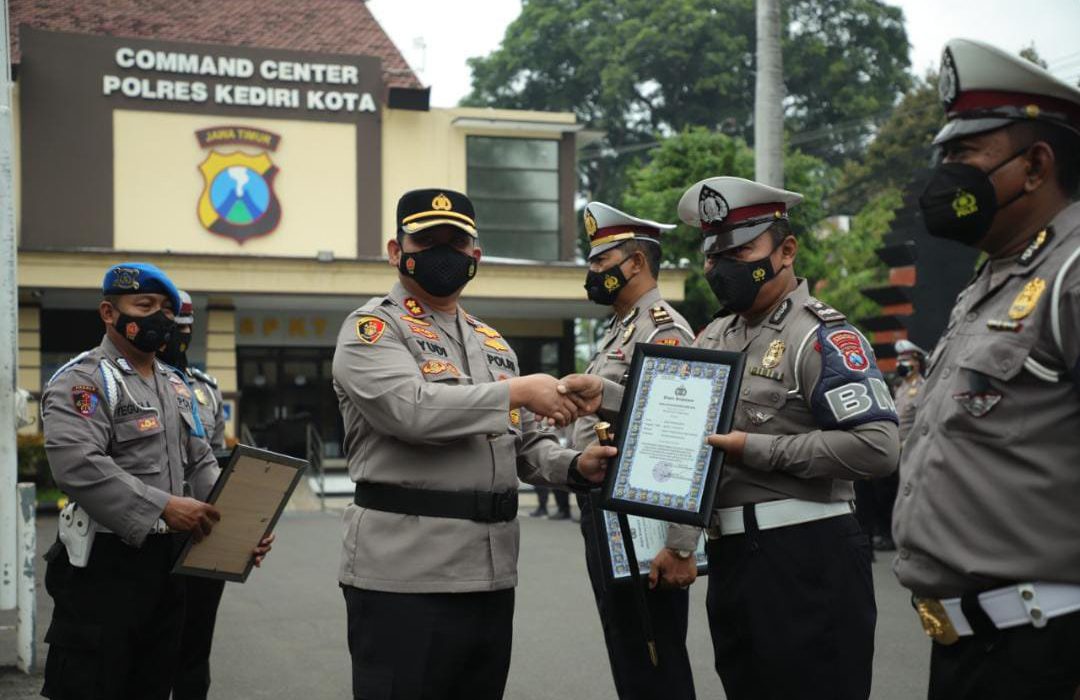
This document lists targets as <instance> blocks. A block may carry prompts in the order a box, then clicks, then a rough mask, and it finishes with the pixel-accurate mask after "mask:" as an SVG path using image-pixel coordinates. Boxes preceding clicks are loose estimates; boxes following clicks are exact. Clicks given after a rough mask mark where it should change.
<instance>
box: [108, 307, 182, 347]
mask: <svg viewBox="0 0 1080 700" xmlns="http://www.w3.org/2000/svg"><path fill="white" fill-rule="evenodd" d="M117 311H118V312H120V310H119V309H117ZM113 326H114V327H115V328H116V330H117V332H119V333H120V335H122V336H124V337H125V338H126V339H127V340H128V341H129V342H130V343H131V344H132V345H134V346H135V347H136V348H138V349H139V350H141V351H142V352H157V351H158V350H159V349H160V348H161V347H162V346H163V345H165V344H167V343H168V342H169V340H170V339H171V338H172V336H173V335H174V334H175V333H176V323H175V322H174V321H173V320H172V319H171V318H169V317H168V316H166V315H165V312H164V311H162V310H158V311H155V312H154V313H152V314H150V315H149V316H128V315H127V314H125V313H123V312H120V313H119V316H118V317H117V319H116V323H115V324H113Z"/></svg>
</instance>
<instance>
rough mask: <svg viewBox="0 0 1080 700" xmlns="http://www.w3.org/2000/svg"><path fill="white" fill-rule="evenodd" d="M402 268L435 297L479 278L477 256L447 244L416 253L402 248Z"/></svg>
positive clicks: (404, 272) (402, 272) (400, 262)
mask: <svg viewBox="0 0 1080 700" xmlns="http://www.w3.org/2000/svg"><path fill="white" fill-rule="evenodd" d="M398 270H399V271H400V272H401V274H403V275H405V276H407V277H411V278H412V279H414V280H416V283H417V284H419V285H420V288H421V289H423V290H424V291H425V292H427V293H428V294H430V295H431V296H433V297H448V296H450V295H451V294H453V293H454V292H456V291H458V290H459V289H461V288H462V287H464V286H465V285H466V283H468V281H469V280H471V279H472V278H473V277H476V258H474V257H473V256H471V255H469V254H467V253H462V252H461V251H460V250H456V249H454V248H453V246H450V245H447V244H445V243H444V244H442V245H437V246H432V247H431V248H427V249H426V250H421V251H419V252H416V253H406V252H404V251H402V253H401V260H399V261H398Z"/></svg>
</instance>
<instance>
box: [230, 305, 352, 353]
mask: <svg viewBox="0 0 1080 700" xmlns="http://www.w3.org/2000/svg"><path fill="white" fill-rule="evenodd" d="M344 320H345V314H340V315H337V314H333V313H318V312H305V311H294V312H284V313H283V312H278V311H242V312H237V314H236V344H237V345H244V346H250V345H264V346H269V347H301V346H306V347H333V346H334V344H335V343H336V342H337V336H338V331H339V330H341V324H342V322H343V321H344Z"/></svg>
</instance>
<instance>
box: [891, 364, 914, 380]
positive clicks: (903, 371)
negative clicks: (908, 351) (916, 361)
mask: <svg viewBox="0 0 1080 700" xmlns="http://www.w3.org/2000/svg"><path fill="white" fill-rule="evenodd" d="M914 370H915V368H914V367H912V366H911V365H909V364H906V363H903V362H901V363H900V364H898V365H897V366H896V374H897V376H899V377H906V376H908V375H909V374H911V373H912V372H913V371H914Z"/></svg>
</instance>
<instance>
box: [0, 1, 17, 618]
mask: <svg viewBox="0 0 1080 700" xmlns="http://www.w3.org/2000/svg"><path fill="white" fill-rule="evenodd" d="M0 37H2V39H3V48H2V49H0V610H11V609H12V608H14V607H15V606H16V602H17V601H16V591H17V588H18V579H19V571H18V566H17V563H18V561H19V557H18V547H17V544H16V542H17V540H16V538H17V534H16V533H17V528H18V492H17V490H16V482H17V481H18V465H17V454H16V451H15V382H16V373H17V368H18V355H19V350H18V342H16V341H17V330H18V326H19V324H18V317H19V303H18V293H17V291H16V290H17V286H16V282H15V188H14V184H15V181H14V174H15V173H14V169H15V154H14V141H15V139H14V133H13V131H14V130H13V127H12V115H11V101H12V86H11V38H10V37H11V34H10V33H9V32H8V2H7V0H0Z"/></svg>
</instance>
